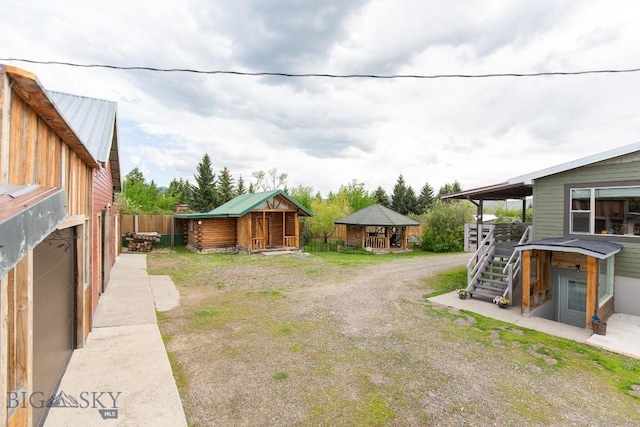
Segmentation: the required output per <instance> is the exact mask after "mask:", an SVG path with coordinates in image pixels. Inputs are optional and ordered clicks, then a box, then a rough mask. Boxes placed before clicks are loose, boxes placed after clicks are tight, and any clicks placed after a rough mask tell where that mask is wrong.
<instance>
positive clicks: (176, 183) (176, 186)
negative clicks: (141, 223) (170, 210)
mask: <svg viewBox="0 0 640 427" xmlns="http://www.w3.org/2000/svg"><path fill="white" fill-rule="evenodd" d="M167 195H168V196H171V197H173V198H174V199H175V200H176V203H184V204H189V203H190V202H191V187H190V186H189V180H186V181H185V180H183V179H182V178H180V179H179V180H178V179H175V178H174V179H173V180H172V181H171V182H170V183H169V189H168V190H167Z"/></svg>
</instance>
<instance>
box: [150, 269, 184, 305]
mask: <svg viewBox="0 0 640 427" xmlns="http://www.w3.org/2000/svg"><path fill="white" fill-rule="evenodd" d="M149 284H150V285H151V292H153V300H154V301H155V304H156V310H158V311H168V310H171V309H172V308H174V307H177V306H179V305H180V293H179V292H178V289H177V288H176V285H175V284H174V283H173V280H171V277H169V276H149Z"/></svg>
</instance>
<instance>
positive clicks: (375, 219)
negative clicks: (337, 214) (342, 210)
mask: <svg viewBox="0 0 640 427" xmlns="http://www.w3.org/2000/svg"><path fill="white" fill-rule="evenodd" d="M334 223H335V224H346V225H360V226H369V225H370V226H385V227H408V226H412V225H420V223H419V222H418V221H415V220H413V219H411V218H407V217H406V216H404V215H401V214H399V213H398V212H396V211H393V210H391V209H389V208H385V207H384V206H382V205H371V206H367V207H366V208H364V209H360V210H359V211H357V212H354V213H352V214H351V215H349V216H345V217H344V218H341V219H338V220H336V221H334Z"/></svg>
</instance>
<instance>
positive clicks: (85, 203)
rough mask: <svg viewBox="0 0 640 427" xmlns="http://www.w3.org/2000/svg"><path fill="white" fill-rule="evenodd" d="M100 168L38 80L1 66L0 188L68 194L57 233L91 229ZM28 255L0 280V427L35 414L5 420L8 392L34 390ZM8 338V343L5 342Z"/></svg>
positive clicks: (80, 270)
mask: <svg viewBox="0 0 640 427" xmlns="http://www.w3.org/2000/svg"><path fill="white" fill-rule="evenodd" d="M98 166H99V165H98V163H97V162H96V161H95V160H94V159H93V158H92V157H91V155H90V154H89V153H88V151H87V150H86V148H85V147H84V146H83V145H82V143H81V142H80V140H79V139H78V137H77V136H76V135H75V134H74V133H73V130H72V129H71V128H70V127H69V126H68V125H67V123H66V121H65V120H64V119H63V118H62V116H61V115H60V113H59V112H58V111H57V110H56V108H55V106H54V104H53V103H52V102H51V101H50V100H49V98H48V96H47V93H46V91H45V90H44V89H43V88H42V87H41V86H40V83H39V82H38V80H37V78H36V77H35V76H34V75H33V74H31V73H28V72H26V71H23V70H20V69H17V68H14V67H8V66H3V65H0V184H16V185H26V184H38V185H40V186H43V187H58V188H62V189H63V190H64V192H65V195H66V199H67V209H68V214H69V216H68V217H67V218H66V219H65V220H64V221H63V223H64V224H60V225H59V226H58V227H59V228H61V227H77V229H78V230H79V231H80V232H81V235H84V234H83V233H84V230H85V229H87V228H88V227H91V224H92V215H91V207H92V206H91V203H92V182H93V179H92V170H93V169H94V168H96V167H98ZM85 242H88V244H91V236H90V235H89V237H88V238H87V239H86V241H85V239H77V242H76V244H77V250H76V257H77V258H76V260H77V262H76V267H75V268H76V271H75V276H76V279H75V280H76V282H75V286H76V289H77V295H76V302H75V304H76V314H77V319H76V328H75V329H76V333H77V335H76V338H77V345H78V346H82V345H83V343H84V340H85V339H86V336H87V334H88V331H89V325H90V316H89V318H88V319H87V318H86V317H85V312H86V307H85V303H86V301H87V300H90V299H91V298H90V297H91V295H90V292H91V290H90V288H86V289H85V288H84V286H83V284H84V283H90V281H91V278H90V277H88V276H86V275H85V273H88V272H89V271H90V268H91V267H90V266H89V264H88V263H89V262H90V259H88V258H85V257H84V253H85V246H84V245H85ZM33 263H34V258H33V250H30V251H28V252H27V253H26V254H25V255H24V257H23V258H22V260H21V261H19V262H18V264H17V265H16V266H14V267H13V269H12V270H10V271H9V272H8V273H7V274H5V275H4V276H3V277H0V420H1V421H2V422H1V423H0V424H2V425H5V424H6V425H20V424H23V423H29V424H31V422H33V421H37V420H32V419H31V418H32V408H31V407H30V406H29V405H24V406H20V408H19V409H18V410H16V411H14V412H13V413H12V414H11V416H9V413H8V406H7V396H8V394H7V393H8V392H9V391H17V390H28V391H33V390H32V388H33V384H32V381H33V369H34V368H33V348H34V343H33V339H34V338H33V324H32V322H31V321H30V320H28V319H33V315H34V314H33V296H32V294H33ZM9 337H11V339H9Z"/></svg>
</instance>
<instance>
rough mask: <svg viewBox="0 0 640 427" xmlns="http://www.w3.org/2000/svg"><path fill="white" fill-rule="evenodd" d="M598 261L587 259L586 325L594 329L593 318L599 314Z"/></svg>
mask: <svg viewBox="0 0 640 427" xmlns="http://www.w3.org/2000/svg"><path fill="white" fill-rule="evenodd" d="M597 310H598V260H597V259H596V258H595V257H592V256H590V257H587V304H586V311H585V325H587V327H590V328H593V325H592V324H591V317H592V316H593V315H595V314H598V312H597Z"/></svg>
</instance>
